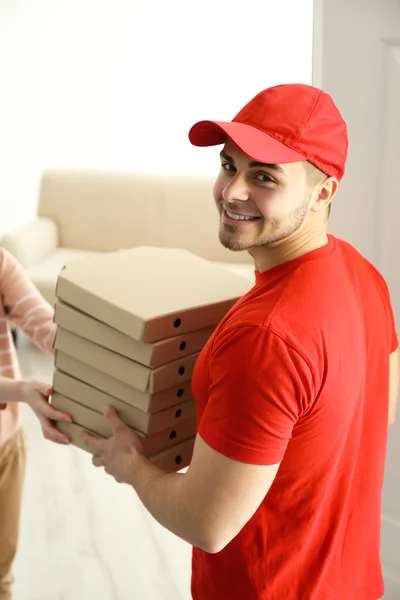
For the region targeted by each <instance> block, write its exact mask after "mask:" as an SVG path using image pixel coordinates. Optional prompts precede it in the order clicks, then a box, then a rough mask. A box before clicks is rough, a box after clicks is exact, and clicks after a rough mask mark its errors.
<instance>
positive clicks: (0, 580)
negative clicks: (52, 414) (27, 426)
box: [0, 430, 26, 600]
mask: <svg viewBox="0 0 400 600" xmlns="http://www.w3.org/2000/svg"><path fill="white" fill-rule="evenodd" d="M25 467H26V442H25V434H24V432H23V431H22V430H21V431H19V432H18V433H16V434H15V435H14V436H13V437H12V438H11V439H10V440H8V441H7V442H6V443H5V444H4V445H3V446H0V600H11V587H12V584H13V580H14V578H13V574H12V564H13V561H14V558H15V555H16V552H17V545H18V537H19V526H20V514H21V500H22V491H23V486H24V479H25Z"/></svg>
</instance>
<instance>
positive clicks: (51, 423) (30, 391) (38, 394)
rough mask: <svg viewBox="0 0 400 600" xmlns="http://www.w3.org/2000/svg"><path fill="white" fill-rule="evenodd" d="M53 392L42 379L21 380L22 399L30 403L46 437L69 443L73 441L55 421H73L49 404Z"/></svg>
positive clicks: (52, 440) (57, 441)
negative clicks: (57, 426)
mask: <svg viewBox="0 0 400 600" xmlns="http://www.w3.org/2000/svg"><path fill="white" fill-rule="evenodd" d="M51 392H52V389H51V386H50V385H48V384H47V383H43V382H41V381H22V382H21V401H22V402H25V404H28V405H29V406H30V407H31V409H32V410H33V412H34V413H35V415H36V416H37V418H38V419H39V422H40V426H41V428H42V432H43V435H44V437H45V438H46V439H47V440H50V441H51V442H56V443H57V444H69V443H70V441H71V440H70V438H69V436H68V435H66V434H65V433H62V432H61V431H58V429H57V428H56V427H55V421H66V422H68V423H71V421H72V419H71V417H70V416H69V415H67V414H65V413H63V412H61V411H59V410H57V409H55V408H53V407H52V406H51V404H49V396H50V394H51Z"/></svg>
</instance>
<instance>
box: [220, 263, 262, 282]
mask: <svg viewBox="0 0 400 600" xmlns="http://www.w3.org/2000/svg"><path fill="white" fill-rule="evenodd" d="M216 264H217V265H219V266H221V267H224V268H225V269H229V270H230V271H233V272H234V273H236V274H237V275H242V276H243V277H246V278H247V279H252V280H253V281H255V275H254V264H253V263H242V264H241V263H229V262H216Z"/></svg>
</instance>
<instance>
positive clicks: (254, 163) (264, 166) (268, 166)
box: [220, 150, 285, 175]
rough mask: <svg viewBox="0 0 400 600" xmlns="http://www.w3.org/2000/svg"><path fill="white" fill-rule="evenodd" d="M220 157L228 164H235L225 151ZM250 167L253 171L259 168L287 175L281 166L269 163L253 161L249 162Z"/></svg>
mask: <svg viewBox="0 0 400 600" xmlns="http://www.w3.org/2000/svg"><path fill="white" fill-rule="evenodd" d="M220 157H221V158H224V159H225V160H227V161H228V162H230V163H232V164H235V161H234V160H233V158H232V156H229V154H227V153H226V152H225V151H224V150H221V152H220ZM249 167H250V168H251V169H254V168H257V167H258V168H262V169H270V170H272V171H276V172H277V173H280V174H281V175H285V170H284V169H283V168H282V167H281V166H280V165H274V164H268V163H263V162H258V161H256V160H252V161H250V162H249Z"/></svg>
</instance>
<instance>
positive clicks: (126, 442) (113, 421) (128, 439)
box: [82, 406, 143, 484]
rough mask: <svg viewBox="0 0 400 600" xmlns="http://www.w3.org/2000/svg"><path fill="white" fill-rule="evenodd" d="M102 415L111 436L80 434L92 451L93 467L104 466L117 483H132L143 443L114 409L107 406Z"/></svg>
mask: <svg viewBox="0 0 400 600" xmlns="http://www.w3.org/2000/svg"><path fill="white" fill-rule="evenodd" d="M104 415H105V417H106V419H107V421H108V422H109V424H110V426H111V430H112V436H111V437H110V438H108V439H106V440H100V439H98V438H96V437H94V436H92V435H90V434H89V433H88V432H87V431H84V432H83V434H82V437H83V440H84V442H85V444H86V446H87V447H88V449H89V450H90V451H91V452H92V453H93V459H92V462H93V464H94V466H95V467H104V469H105V471H106V473H108V474H109V475H112V476H113V477H114V479H115V480H116V481H117V482H118V483H127V484H131V483H132V473H133V471H134V470H135V468H136V466H137V464H138V461H141V460H142V455H143V445H142V442H141V440H140V438H139V437H138V436H137V435H136V433H135V432H134V431H132V429H130V428H129V427H128V426H127V425H126V424H125V423H124V422H123V421H121V419H120V418H119V416H118V414H117V412H116V410H115V409H114V408H112V407H110V406H109V407H107V408H106V410H105V412H104Z"/></svg>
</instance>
